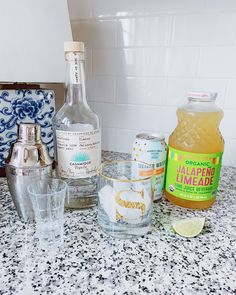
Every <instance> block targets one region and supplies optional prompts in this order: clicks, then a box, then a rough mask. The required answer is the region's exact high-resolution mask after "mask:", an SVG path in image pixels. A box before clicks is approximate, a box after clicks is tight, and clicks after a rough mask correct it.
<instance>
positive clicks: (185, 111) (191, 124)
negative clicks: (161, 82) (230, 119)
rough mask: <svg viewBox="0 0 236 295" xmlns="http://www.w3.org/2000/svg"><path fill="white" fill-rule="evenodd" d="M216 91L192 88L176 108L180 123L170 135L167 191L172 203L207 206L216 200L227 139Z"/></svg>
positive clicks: (187, 205) (194, 207) (204, 207)
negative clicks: (202, 90) (196, 90)
mask: <svg viewBox="0 0 236 295" xmlns="http://www.w3.org/2000/svg"><path fill="white" fill-rule="evenodd" d="M216 96H217V94H216V93H212V92H190V93H189V94H188V103H187V104H186V105H184V106H182V107H179V108H178V109H177V111H176V114H177V118H178V124H177V126H176V128H175V129H174V131H173V132H172V133H171V135H170V137H169V142H168V145H169V152H168V164H167V167H166V168H167V169H166V182H165V190H164V194H165V197H166V199H167V200H168V201H170V202H172V203H173V204H175V205H177V206H181V207H185V208H190V209H207V208H209V207H210V206H212V205H213V203H214V202H215V197H216V191H217V187H218V182H219V175H220V167H221V159H222V154H223V151H224V139H223V137H222V135H221V132H220V128H219V126H220V122H221V120H222V118H223V111H222V110H221V109H220V108H219V107H218V106H217V105H216V104H215V100H216Z"/></svg>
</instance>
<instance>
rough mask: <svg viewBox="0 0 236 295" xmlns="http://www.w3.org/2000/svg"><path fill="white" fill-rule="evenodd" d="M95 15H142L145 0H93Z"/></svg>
mask: <svg viewBox="0 0 236 295" xmlns="http://www.w3.org/2000/svg"><path fill="white" fill-rule="evenodd" d="M92 1H93V16H94V17H123V16H132V15H141V14H142V13H143V10H144V3H145V1H143V0H92Z"/></svg>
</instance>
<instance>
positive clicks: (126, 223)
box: [98, 160, 153, 239]
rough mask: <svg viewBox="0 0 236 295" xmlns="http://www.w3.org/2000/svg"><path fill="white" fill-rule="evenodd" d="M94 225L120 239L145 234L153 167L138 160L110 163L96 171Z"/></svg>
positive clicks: (149, 217) (148, 226)
mask: <svg viewBox="0 0 236 295" xmlns="http://www.w3.org/2000/svg"><path fill="white" fill-rule="evenodd" d="M99 176H100V183H99V192H98V223H99V225H100V226H101V228H102V229H103V231H104V232H106V233H107V234H109V235H111V236H113V237H115V238H121V239H129V238H135V237H139V236H143V235H145V234H146V233H147V232H148V231H149V230H150V224H151V216H152V211H153V182H152V177H153V168H152V166H151V165H149V164H146V163H144V162H139V161H129V160H128V161H111V162H105V163H103V164H102V165H101V166H100V168H99Z"/></svg>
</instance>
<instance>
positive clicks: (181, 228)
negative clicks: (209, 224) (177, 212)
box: [172, 217, 205, 238]
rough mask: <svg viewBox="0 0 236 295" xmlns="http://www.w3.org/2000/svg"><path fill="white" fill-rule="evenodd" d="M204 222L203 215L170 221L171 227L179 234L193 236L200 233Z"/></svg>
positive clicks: (187, 236)
mask: <svg viewBox="0 0 236 295" xmlns="http://www.w3.org/2000/svg"><path fill="white" fill-rule="evenodd" d="M204 223H205V218H204V217H203V218H201V217H193V218H186V219H181V220H178V221H175V222H173V223H172V227H173V229H174V231H175V232H176V233H177V234H179V235H180V236H183V237H186V238H193V237H196V236H197V235H199V234H200V232H201V231H202V229H203V227H204Z"/></svg>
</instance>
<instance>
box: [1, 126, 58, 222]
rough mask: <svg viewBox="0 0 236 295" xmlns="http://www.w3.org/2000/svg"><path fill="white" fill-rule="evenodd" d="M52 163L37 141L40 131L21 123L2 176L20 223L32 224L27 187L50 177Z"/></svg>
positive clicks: (42, 145) (35, 127) (38, 128)
mask: <svg viewBox="0 0 236 295" xmlns="http://www.w3.org/2000/svg"><path fill="white" fill-rule="evenodd" d="M52 162H53V160H52V159H51V158H50V156H49V154H48V150H47V147H46V145H45V144H43V143H42V141H41V128H40V126H39V125H37V124H33V123H21V124H20V125H19V128H18V139H17V141H16V142H15V143H14V144H13V145H12V147H11V149H10V153H9V156H8V158H7V159H6V176H7V182H8V186H9V190H10V193H11V196H12V200H13V202H14V204H15V207H16V210H17V213H18V215H19V217H20V218H21V219H22V220H23V221H32V220H33V219H34V213H33V209H32V204H31V201H30V198H29V195H28V192H27V186H28V185H29V184H30V183H31V182H32V181H35V180H37V179H41V178H43V177H48V176H51V174H52Z"/></svg>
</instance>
